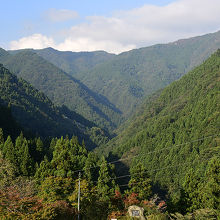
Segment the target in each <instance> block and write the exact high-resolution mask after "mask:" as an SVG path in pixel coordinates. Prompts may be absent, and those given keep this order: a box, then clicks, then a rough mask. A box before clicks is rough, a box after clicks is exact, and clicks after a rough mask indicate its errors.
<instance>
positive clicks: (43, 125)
mask: <svg viewBox="0 0 220 220" xmlns="http://www.w3.org/2000/svg"><path fill="white" fill-rule="evenodd" d="M4 106H5V107H4ZM7 107H8V108H7ZM0 112H1V117H0V119H1V120H0V127H2V128H3V129H4V131H5V130H6V133H7V134H8V133H10V134H11V132H12V128H11V126H13V127H14V129H15V130H18V129H17V128H18V125H17V124H16V123H18V124H19V125H20V126H21V127H22V128H23V129H24V130H26V131H29V132H31V133H32V134H37V135H39V136H42V137H56V136H57V137H59V136H61V135H70V136H72V135H75V136H77V137H78V138H79V140H81V141H82V140H83V139H84V140H85V142H86V143H88V148H94V147H96V146H97V143H98V142H100V141H106V140H107V139H108V137H107V136H108V134H107V133H106V132H104V131H102V130H101V129H100V128H98V127H97V126H96V125H95V124H94V123H92V122H89V121H88V120H86V119H84V118H83V117H82V116H80V115H78V114H77V113H74V112H72V111H70V110H69V109H68V108H67V107H65V106H62V107H59V108H58V107H55V106H54V104H53V103H52V102H51V101H50V100H49V99H48V98H47V97H46V96H45V95H44V94H43V93H42V92H39V91H38V90H36V89H34V88H33V87H32V86H31V85H30V84H29V83H28V82H26V81H24V80H23V79H18V78H17V77H16V76H15V75H13V74H11V73H10V72H9V70H7V69H6V68H5V67H3V65H0ZM2 114H3V115H2ZM11 114H12V116H13V117H12V116H11ZM13 118H14V119H16V122H15V121H14V119H13ZM6 119H7V123H8V124H6ZM11 123H12V124H11ZM8 130H9V131H8ZM12 133H18V132H12Z"/></svg>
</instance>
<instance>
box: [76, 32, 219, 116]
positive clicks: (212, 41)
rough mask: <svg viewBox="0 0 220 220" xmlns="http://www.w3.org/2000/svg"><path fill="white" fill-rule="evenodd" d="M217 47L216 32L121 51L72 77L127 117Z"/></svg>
mask: <svg viewBox="0 0 220 220" xmlns="http://www.w3.org/2000/svg"><path fill="white" fill-rule="evenodd" d="M218 48H220V31H219V32H217V33H214V34H208V35H204V36H200V37H195V38H190V39H186V40H179V41H176V42H174V43H169V44H161V45H155V46H151V47H146V48H141V49H136V50H132V51H129V52H125V53H122V54H119V55H118V56H115V57H113V58H112V59H110V60H109V61H106V62H104V63H101V64H99V65H96V66H95V67H94V68H93V69H92V70H90V71H88V72H78V73H76V74H75V75H74V77H76V78H77V79H79V80H80V81H82V82H83V83H84V84H86V85H87V86H88V87H89V88H90V89H92V90H94V91H95V92H98V93H99V94H102V95H104V96H106V97H107V98H108V100H109V101H110V102H111V103H113V104H114V105H115V106H116V107H117V108H119V109H120V110H121V111H122V112H123V113H124V115H125V116H126V117H128V116H130V115H131V113H132V112H133V110H134V109H135V108H136V106H137V105H139V104H140V103H141V102H142V101H143V99H144V97H146V96H147V95H150V94H152V93H153V92H155V91H157V90H158V89H161V88H164V87H165V86H167V85H168V84H170V83H171V82H173V81H174V80H177V79H179V78H180V77H181V76H183V75H184V74H185V73H186V72H188V71H189V70H191V69H192V68H193V67H195V66H197V65H199V64H201V63H202V62H203V61H204V60H205V59H207V58H208V57H209V56H210V55H211V54H212V53H214V52H215V51H216V50H217V49H218Z"/></svg>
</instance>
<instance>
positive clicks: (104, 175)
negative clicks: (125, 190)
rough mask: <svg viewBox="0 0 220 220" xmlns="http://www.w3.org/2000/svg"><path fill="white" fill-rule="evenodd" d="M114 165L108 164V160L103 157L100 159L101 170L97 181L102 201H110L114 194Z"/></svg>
mask: <svg viewBox="0 0 220 220" xmlns="http://www.w3.org/2000/svg"><path fill="white" fill-rule="evenodd" d="M113 168H114V167H113V165H111V164H107V161H106V160H105V158H104V157H102V159H101V161H100V170H99V177H98V183H97V191H98V195H99V198H100V200H101V201H104V202H106V201H109V200H110V197H111V196H113V195H114V193H115V189H116V184H115V180H114V174H113Z"/></svg>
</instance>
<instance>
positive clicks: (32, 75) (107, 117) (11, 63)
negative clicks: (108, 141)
mask: <svg viewBox="0 0 220 220" xmlns="http://www.w3.org/2000/svg"><path fill="white" fill-rule="evenodd" d="M0 62H2V63H3V64H4V65H5V66H6V67H7V68H8V69H9V70H10V71H11V72H12V73H14V74H16V75H17V76H18V77H20V78H23V79H25V80H26V81H28V82H29V83H31V84H32V85H33V86H34V87H35V88H37V89H38V90H40V91H42V92H43V93H45V95H47V96H48V97H49V98H50V99H51V101H52V102H53V103H54V104H55V105H59V106H62V105H66V106H67V107H68V108H69V109H70V110H73V111H75V112H77V113H78V114H80V115H82V116H83V117H84V118H86V119H88V120H90V121H92V122H94V123H95V124H97V125H98V126H99V127H101V128H103V129H106V130H111V131H112V130H113V129H114V128H116V127H117V125H118V124H119V123H120V121H121V118H122V117H121V113H120V111H119V110H118V109H116V108H115V106H114V105H113V104H111V103H110V102H109V101H108V100H107V99H106V98H105V97H103V96H101V95H98V94H97V93H95V92H93V91H91V90H90V89H88V88H87V87H86V86H85V85H83V84H82V83H81V82H79V81H78V80H76V79H75V78H73V77H72V76H70V75H68V74H66V73H65V72H64V71H62V70H60V69H59V68H57V67H56V66H54V65H53V64H51V63H49V62H48V61H46V60H44V59H43V58H42V57H40V56H38V55H37V54H36V53H34V52H32V51H31V50H24V51H20V52H18V53H14V54H13V55H12V54H9V53H7V52H6V51H3V50H1V54H0Z"/></svg>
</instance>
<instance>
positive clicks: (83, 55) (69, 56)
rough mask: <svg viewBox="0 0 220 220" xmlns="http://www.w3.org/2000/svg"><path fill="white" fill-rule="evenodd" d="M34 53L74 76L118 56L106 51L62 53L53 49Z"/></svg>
mask: <svg viewBox="0 0 220 220" xmlns="http://www.w3.org/2000/svg"><path fill="white" fill-rule="evenodd" d="M34 51H35V52H36V53H37V54H38V55H40V56H41V57H43V58H44V59H45V60H48V61H49V62H50V63H53V64H54V65H56V66H57V67H59V68H61V69H62V70H64V71H65V72H67V73H70V74H71V75H72V76H74V75H75V74H77V73H79V72H87V71H89V70H90V69H91V68H94V67H95V66H96V65H98V64H100V63H103V62H105V61H108V60H111V59H112V58H113V57H115V56H116V55H114V54H110V53H107V52H105V51H94V52H71V51H64V52H62V51H58V50H55V49H53V48H51V47H49V48H45V49H42V50H34Z"/></svg>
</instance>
